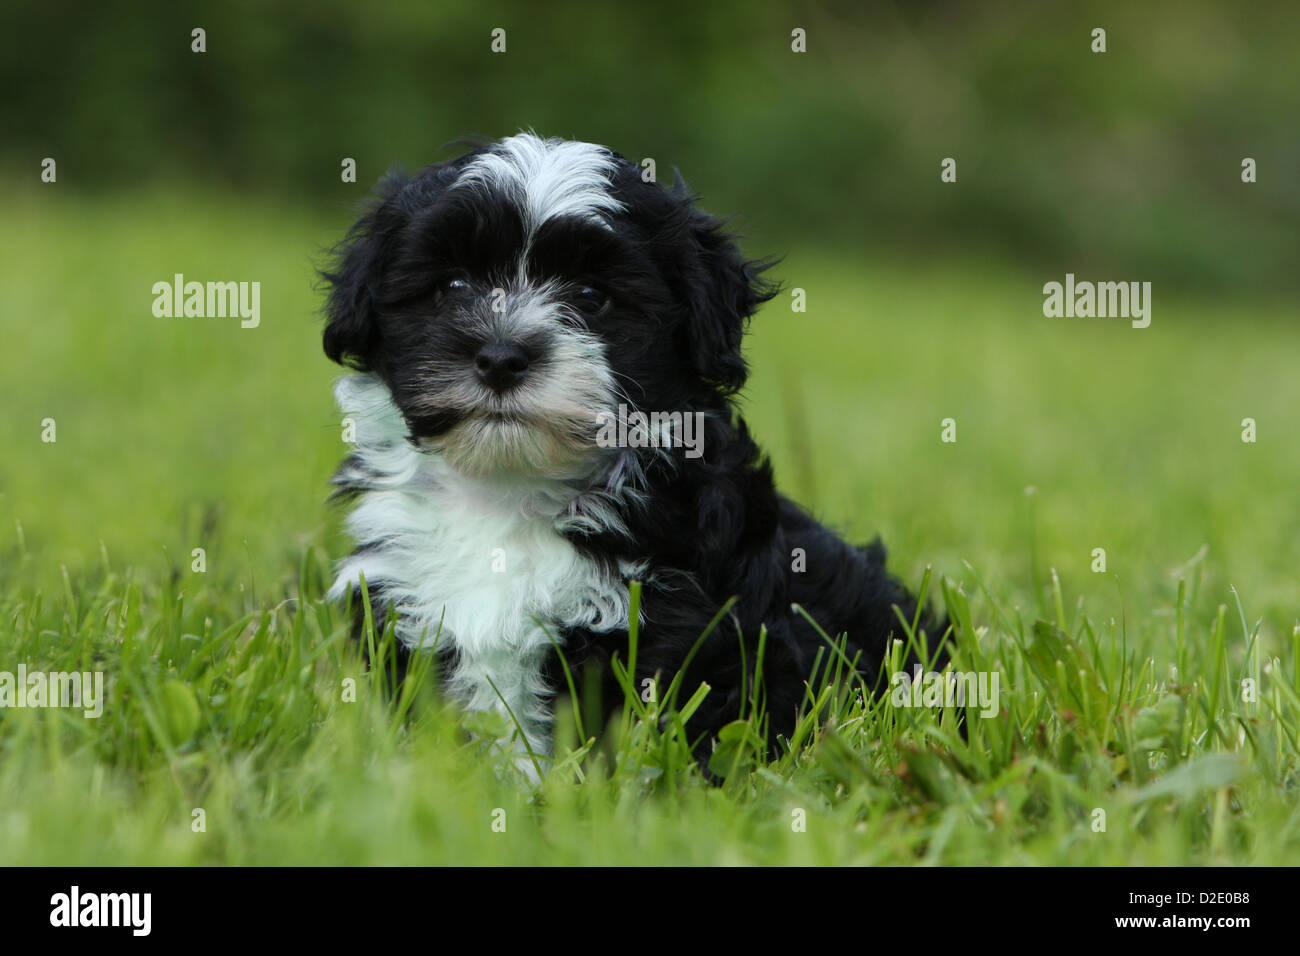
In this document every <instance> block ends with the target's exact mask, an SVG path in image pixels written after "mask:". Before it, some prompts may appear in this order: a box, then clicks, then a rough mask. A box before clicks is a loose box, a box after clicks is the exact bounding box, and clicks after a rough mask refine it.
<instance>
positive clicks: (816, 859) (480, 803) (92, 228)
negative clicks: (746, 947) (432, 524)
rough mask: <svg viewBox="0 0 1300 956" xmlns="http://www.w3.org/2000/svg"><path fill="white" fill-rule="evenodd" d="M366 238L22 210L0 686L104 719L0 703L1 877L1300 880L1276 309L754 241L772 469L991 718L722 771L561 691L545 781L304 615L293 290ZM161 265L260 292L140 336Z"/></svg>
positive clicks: (309, 591) (308, 449)
mask: <svg viewBox="0 0 1300 956" xmlns="http://www.w3.org/2000/svg"><path fill="white" fill-rule="evenodd" d="M351 218H352V213H351V211H350V210H349V209H348V208H347V207H346V206H345V205H343V204H339V205H338V206H337V207H334V208H319V209H314V210H303V209H297V208H291V207H287V206H285V207H277V206H275V205H273V204H268V203H266V202H263V201H253V200H246V199H240V198H238V197H236V198H232V199H231V200H229V201H226V202H215V201H213V200H211V199H205V200H199V199H196V198H194V197H193V196H191V195H189V194H187V193H184V192H181V191H175V190H160V191H157V192H150V193H142V194H136V195H131V196H123V197H117V198H112V197H109V198H103V199H99V200H94V201H91V200H86V199H82V198H78V197H77V196H76V195H74V194H71V193H65V192H64V191H63V189H62V187H59V191H57V192H56V191H55V190H54V189H52V188H51V189H48V190H43V191H39V192H34V193H31V194H28V195H26V196H22V197H19V198H18V199H17V200H16V201H15V202H14V203H13V204H11V206H10V207H9V209H7V211H6V228H5V229H4V230H3V231H0V323H3V328H4V340H5V343H6V345H7V348H6V349H5V352H4V356H3V358H0V363H3V381H4V382H5V383H6V391H5V405H6V414H5V415H4V417H3V419H0V438H3V447H4V448H5V454H4V455H3V456H2V457H0V671H10V672H13V671H16V670H17V668H18V666H19V664H25V665H26V666H27V668H28V669H31V670H34V669H37V668H39V669H41V670H63V671H67V670H102V671H103V672H104V673H105V677H106V680H107V698H108V699H107V702H106V705H105V710H104V714H103V716H102V717H100V718H99V719H86V718H83V717H82V716H81V715H80V713H79V712H73V711H70V710H60V709H27V708H23V709H14V708H10V709H5V710H0V864H6V865H9V864H34V863H38V864H48V863H64V864H197V863H229V864H287V863H307V864H324V863H345V864H381V863H403V864H415V863H517V864H572V863H623V864H659V863H840V864H908V863H920V862H926V863H946V864H987V863H1001V864H1080V865H1089V864H1158V865H1164V864H1229V863H1234V864H1241V863H1246V864H1285V863H1295V862H1300V801H1298V799H1297V797H1298V796H1300V774H1298V773H1297V767H1298V758H1300V656H1298V655H1297V643H1298V641H1300V637H1298V636H1297V630H1296V627H1297V624H1300V583H1298V582H1300V574H1298V569H1300V509H1297V507H1296V487H1297V484H1296V476H1297V475H1300V375H1298V374H1297V372H1296V369H1297V359H1298V358H1300V329H1297V327H1296V325H1295V314H1294V313H1295V310H1294V304H1293V303H1287V302H1284V301H1281V300H1276V299H1275V300H1271V301H1270V300H1269V299H1267V298H1264V297H1261V298H1259V299H1258V300H1250V299H1247V298H1242V297H1235V298H1231V299H1206V298H1195V297H1185V296H1180V295H1179V293H1178V291H1177V290H1175V289H1173V288H1166V287H1164V286H1161V285H1159V284H1157V286H1156V287H1155V289H1154V293H1153V310H1152V323H1151V326H1150V328H1147V329H1141V330H1139V329H1132V328H1130V327H1129V325H1128V323H1127V322H1125V321H1121V320H1113V319H1064V318H1045V317H1044V316H1043V314H1042V303H1043V295H1042V292H1041V289H1042V285H1043V283H1044V282H1047V281H1053V280H1055V281H1061V279H1062V278H1063V276H1064V274H1065V273H1066V272H1067V271H1073V270H1072V269H1071V266H1070V264H1069V263H1062V264H1061V266H1060V268H1059V269H1057V270H1054V271H1053V272H1052V273H1051V274H1029V273H1026V272H1024V271H1021V270H1020V269H1018V268H1017V267H1015V266H1014V265H1011V264H1008V263H1006V262H1001V261H997V260H992V259H990V260H989V261H968V260H962V261H952V260H948V259H938V260H936V261H917V260H915V259H904V258H891V257H889V256H883V255H881V254H878V253H877V254H867V253H857V254H855V253H854V252H853V251H852V250H845V249H813V248H804V247H802V246H801V247H798V248H792V249H788V250H782V249H753V250H752V251H753V252H754V253H755V254H760V253H768V252H782V251H785V252H787V256H786V259H785V261H784V262H783V263H782V264H781V265H780V266H779V267H778V268H777V269H776V270H775V273H774V275H775V276H776V277H777V278H780V279H781V280H782V281H783V282H784V283H785V285H786V286H787V290H790V289H795V288H798V289H803V290H804V291H805V293H806V300H807V311H806V312H794V311H792V310H791V308H790V302H791V299H790V296H789V292H788V291H787V293H784V294H783V295H782V296H780V297H778V298H777V299H776V300H774V301H773V302H771V303H770V304H769V305H767V306H766V307H765V308H764V309H763V311H762V312H761V313H760V314H759V315H758V316H757V317H756V319H755V321H754V324H753V333H752V336H751V339H750V345H749V355H750V358H751V362H752V365H753V367H754V369H755V374H754V376H753V379H752V381H751V385H750V387H749V388H748V389H747V391H746V394H745V398H744V402H743V405H744V411H745V414H746V416H747V418H748V419H749V421H750V423H751V425H752V426H753V428H754V431H755V432H756V434H757V436H758V438H759V440H760V441H761V442H762V443H763V444H764V446H765V447H766V448H767V449H768V450H769V451H770V453H771V455H772V458H773V461H774V463H775V466H776V471H777V475H778V479H779V481H780V482H781V484H782V486H783V488H784V489H785V490H786V491H787V492H788V493H790V494H792V495H793V496H794V497H796V498H798V499H800V500H802V501H803V502H805V503H806V504H808V505H809V506H811V507H812V508H813V509H814V510H815V511H816V512H817V514H818V515H819V516H820V517H822V518H823V519H824V520H827V521H829V522H830V523H832V524H834V525H837V526H839V527H841V528H843V529H844V530H845V531H846V533H848V534H850V535H851V536H853V537H855V538H863V539H865V538H867V537H870V536H873V535H875V534H877V533H879V534H881V535H882V536H883V537H884V539H885V541H886V542H887V543H888V544H889V545H890V548H891V560H892V561H893V563H894V566H895V568H896V570H897V571H898V573H899V574H900V575H901V576H903V577H904V578H905V580H907V582H908V583H909V584H910V585H911V586H912V587H914V588H919V587H921V586H922V584H923V582H924V583H925V587H926V591H927V593H928V596H929V599H930V600H931V601H932V602H934V603H936V604H943V605H946V608H947V610H948V612H949V613H950V614H951V615H952V616H953V619H954V620H955V621H956V622H957V623H958V629H957V636H956V640H957V645H958V650H957V654H956V661H955V663H956V665H957V667H958V669H960V670H984V671H996V672H997V673H999V675H1000V677H1001V690H1002V701H1001V703H1002V713H1001V714H1000V715H999V716H998V717H995V718H989V719H980V718H974V717H972V718H971V719H969V720H968V722H967V727H968V732H967V735H966V736H965V737H964V738H963V736H962V735H961V734H960V733H958V732H957V728H956V726H955V722H954V715H953V713H951V712H948V713H946V714H940V713H938V712H930V711H928V710H922V709H907V708H899V707H896V706H894V705H893V704H892V703H891V702H889V701H888V700H887V699H882V700H878V701H876V702H874V703H863V702H862V701H861V700H859V699H858V697H857V695H856V694H855V693H854V692H853V688H852V687H849V688H847V689H842V690H837V689H836V688H827V689H824V690H819V689H817V688H814V689H812V690H811V691H810V698H811V699H814V703H813V704H811V705H810V706H811V708H812V709H814V710H815V711H816V714H817V715H818V716H819V717H820V718H821V719H820V720H814V719H813V717H812V715H811V714H810V716H809V719H808V720H807V721H806V723H805V725H804V727H803V730H804V731H805V732H806V739H805V740H804V741H803V745H802V746H801V747H800V748H799V749H798V750H797V751H796V752H794V753H791V754H788V755H786V756H784V757H783V758H782V759H781V760H779V761H777V762H776V763H773V764H766V763H763V762H761V761H758V760H757V759H755V758H754V755H753V754H752V753H751V752H750V751H749V749H748V748H747V745H746V741H747V740H748V736H747V735H746V733H745V728H744V727H743V726H741V725H739V724H738V725H736V727H735V735H734V739H733V742H732V743H731V744H730V745H729V749H728V750H726V751H725V754H726V756H727V757H728V760H727V761H726V763H727V766H725V767H723V768H722V769H723V770H725V771H726V773H725V776H726V780H725V783H723V784H722V785H718V786H713V785H709V784H707V783H705V782H704V781H703V779H702V778H701V777H700V775H699V774H698V772H696V771H694V770H692V769H688V761H687V760H686V757H685V752H684V750H683V746H682V743H681V740H680V739H679V738H678V737H676V736H675V735H674V734H673V732H672V730H671V724H670V725H669V729H667V730H661V729H659V727H658V724H657V722H656V721H655V720H653V719H647V716H648V715H646V714H644V713H643V712H642V709H641V708H639V707H638V708H631V709H630V710H629V713H628V714H627V716H626V717H625V718H624V719H623V720H622V721H619V722H616V724H615V725H614V726H612V727H610V728H608V729H607V731H606V732H605V733H603V734H600V733H598V731H599V728H590V727H584V728H583V730H584V731H585V733H583V734H580V733H578V730H577V728H576V727H575V721H574V720H573V719H572V718H571V716H570V714H571V708H568V707H567V705H565V706H562V707H561V718H562V719H561V722H560V724H561V733H562V736H563V737H564V739H565V740H567V741H568V742H569V743H568V744H566V745H563V746H561V748H560V754H559V759H558V763H559V767H558V769H557V770H556V771H554V772H552V774H551V775H550V776H549V777H548V778H547V780H546V781H545V782H544V784H543V785H542V787H541V788H540V789H539V790H538V791H537V792H529V791H527V790H525V789H521V788H519V787H517V786H513V785H511V784H509V783H508V782H506V781H504V780H503V779H502V778H501V777H500V775H499V774H498V773H497V771H496V768H495V767H494V764H493V761H491V760H485V759H482V758H481V756H480V755H478V754H477V753H476V751H475V747H474V745H473V744H472V743H467V742H466V741H465V739H464V735H463V733H462V728H461V726H460V724H459V723H458V721H457V718H456V716H455V714H453V713H450V712H448V711H447V710H446V709H444V708H442V707H441V706H440V705H439V704H438V703H437V701H436V700H434V699H432V698H431V696H430V695H429V694H428V693H427V687H420V686H416V685H412V688H411V692H410V694H409V695H408V696H407V697H404V698H403V699H402V700H401V701H400V702H398V703H397V704H396V705H392V704H388V703H386V702H385V701H384V700H383V699H382V695H381V694H380V693H379V688H378V686H377V685H376V684H374V683H372V681H371V679H370V677H369V676H368V675H367V674H366V672H365V670H364V668H363V667H362V665H361V664H360V662H359V659H358V657H357V655H356V653H355V651H354V649H353V648H352V647H351V646H350V645H349V643H348V641H347V635H346V630H347V628H346V621H345V617H344V615H343V613H342V611H341V609H339V608H336V607H332V606H330V605H328V604H326V603H325V602H324V601H323V599H322V594H323V591H324V588H325V586H326V585H327V583H328V581H329V573H330V566H331V563H332V561H333V560H334V559H336V558H338V557H339V556H341V555H342V554H343V553H344V552H345V551H346V548H347V542H346V541H345V540H344V538H343V537H342V535H341V534H340V532H339V521H338V515H337V514H336V513H335V512H333V511H332V510H331V509H330V508H329V507H328V506H327V505H326V503H325V498H326V495H327V493H328V488H327V479H328V476H329V474H330V472H331V469H332V467H333V465H334V464H335V463H336V462H337V460H338V459H339V458H340V457H341V455H342V454H343V453H344V450H345V445H344V444H343V442H342V441H341V436H340V425H339V420H338V415H337V414H336V412H335V410H334V408H333V406H332V402H331V399H330V383H331V381H332V379H333V378H334V376H335V375H336V374H337V370H336V369H334V368H333V367H331V366H330V365H329V364H328V363H327V362H326V360H325V358H324V357H323V355H322V354H321V351H320V346H319V318H318V315H317V309H318V305H319V293H318V291H317V290H316V289H315V288H314V281H315V280H314V275H313V269H312V266H313V263H314V262H316V261H319V258H318V257H319V254H320V252H321V251H322V250H323V249H324V248H325V247H327V246H328V245H329V243H331V242H332V241H333V240H334V239H335V238H337V236H338V234H339V233H340V232H341V231H342V229H344V228H345V227H346V225H347V224H348V223H349V222H350V221H351ZM175 273H182V274H184V275H185V276H186V277H187V278H192V279H197V280H199V281H205V280H256V281H260V282H261V323H260V325H259V326H258V327H257V328H255V329H241V328H240V327H239V322H238V320H237V319H233V320H232V319H196V318H189V319H185V318H180V319H161V318H155V317H154V315H153V314H152V312H151V303H152V295H151V292H150V290H151V287H152V285H153V284H154V283H155V282H158V281H167V280H170V279H171V277H172V276H173V275H174V274H175ZM1100 278H1108V277H1106V276H1102V277H1100ZM48 419H53V421H54V437H55V438H56V440H55V441H53V442H49V441H43V440H42V437H43V433H45V434H46V437H48V431H49V429H48V423H47V422H46V420H48ZM945 419H951V420H952V422H953V425H952V428H955V433H956V441H955V442H945V441H943V440H941V435H942V431H943V426H942V424H941V423H943V422H944V420H945ZM1245 419H1252V420H1253V422H1254V429H1255V437H1256V440H1255V441H1253V442H1246V441H1243V420H1245ZM43 423H45V424H43ZM952 428H950V429H949V431H950V432H951V430H952ZM197 548H201V549H203V553H202V555H201V561H202V566H203V570H202V571H198V570H195V567H196V565H197V563H198V562H199V560H200V559H199V558H196V557H195V554H194V550H195V549H197ZM1097 549H1104V562H1105V568H1104V570H1101V569H1100V561H1101V558H1100V556H1099V554H1098V551H1097ZM927 568H929V572H928V573H927ZM353 683H354V684H355V700H351V699H345V698H347V697H350V696H351V695H350V693H349V692H348V690H347V689H348V688H350V687H351V686H352V684H353ZM693 690H694V688H685V689H684V692H683V694H682V698H681V699H682V701H683V702H685V699H686V698H687V697H689V696H690V692H691V691H693Z"/></svg>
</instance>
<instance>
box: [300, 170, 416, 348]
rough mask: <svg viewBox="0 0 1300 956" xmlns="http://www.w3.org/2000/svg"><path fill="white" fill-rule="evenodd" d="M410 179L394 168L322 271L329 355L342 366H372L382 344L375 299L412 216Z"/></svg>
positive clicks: (326, 338)
mask: <svg viewBox="0 0 1300 956" xmlns="http://www.w3.org/2000/svg"><path fill="white" fill-rule="evenodd" d="M410 183H411V180H409V179H408V178H407V177H406V174H405V173H403V172H402V171H401V170H400V169H393V170H392V171H390V172H389V173H388V175H387V176H385V177H384V178H383V179H382V180H381V181H380V183H379V187H378V188H377V190H376V199H375V200H374V203H373V204H372V206H371V207H370V209H369V210H368V211H367V212H366V213H365V215H363V216H362V217H361V218H360V219H359V220H357V222H356V224H355V225H354V226H353V227H352V228H351V229H349V230H348V234H347V235H346V236H345V237H344V239H343V241H342V242H341V243H339V245H338V247H337V248H336V249H335V251H334V254H335V259H334V264H333V267H332V268H329V269H325V270H322V272H321V277H322V278H323V279H324V280H325V281H326V283H327V284H328V287H329V298H328V299H327V301H326V304H325V314H326V317H327V320H328V321H327V323H326V325H325V336H324V345H325V354H326V355H328V356H329V358H330V360H331V361H334V362H338V363H339V364H340V365H349V366H351V367H352V368H355V369H358V370H360V371H369V370H370V369H371V366H372V362H373V358H374V356H375V353H376V350H377V346H378V344H379V326H378V324H377V323H376V321H375V306H374V300H375V296H376V294H377V290H378V286H379V281H380V279H381V278H382V277H383V274H384V268H385V265H386V262H387V259H388V257H389V253H390V250H391V248H392V246H393V241H392V240H393V238H394V236H395V235H396V233H397V232H398V230H400V229H401V227H402V226H403V225H405V224H406V222H407V221H408V219H409V212H408V210H407V209H405V208H404V206H405V204H404V203H403V202H402V195H401V194H402V192H403V190H405V189H406V187H407V186H408V185H410Z"/></svg>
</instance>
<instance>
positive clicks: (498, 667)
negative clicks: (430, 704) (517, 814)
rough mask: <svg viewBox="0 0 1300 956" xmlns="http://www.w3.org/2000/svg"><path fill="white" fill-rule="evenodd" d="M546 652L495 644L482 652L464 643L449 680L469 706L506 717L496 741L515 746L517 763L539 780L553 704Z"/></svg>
mask: <svg viewBox="0 0 1300 956" xmlns="http://www.w3.org/2000/svg"><path fill="white" fill-rule="evenodd" d="M542 665H543V655H542V654H541V653H540V652H527V653H520V652H518V651H512V650H510V649H508V648H493V649H491V650H490V651H486V652H482V653H474V652H472V651H470V652H467V651H466V650H465V649H461V651H460V653H459V654H458V655H457V661H456V667H455V672H454V674H453V675H452V679H451V684H452V687H453V688H454V690H455V691H456V692H457V693H458V694H459V695H460V696H461V697H462V699H463V700H464V702H465V708H466V710H469V711H490V712H493V713H497V714H500V715H502V716H503V717H504V718H505V719H506V721H508V729H507V730H506V731H505V733H504V735H503V736H502V737H500V738H498V739H497V740H493V741H489V745H490V746H492V747H500V748H501V749H502V750H508V751H512V752H513V753H514V754H515V760H514V763H515V767H516V768H517V769H518V770H519V771H520V773H522V774H523V776H524V777H525V778H526V779H527V780H528V781H529V782H530V783H537V782H538V781H540V779H541V774H542V773H543V772H545V770H546V768H547V766H548V765H549V763H550V747H551V737H550V725H551V714H550V709H549V707H548V705H547V703H546V700H545V691H546V686H545V682H544V681H543V679H542Z"/></svg>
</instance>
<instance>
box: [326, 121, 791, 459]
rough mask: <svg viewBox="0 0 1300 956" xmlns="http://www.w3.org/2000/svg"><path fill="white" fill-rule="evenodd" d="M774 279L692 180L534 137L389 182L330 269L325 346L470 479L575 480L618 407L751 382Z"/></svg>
mask: <svg viewBox="0 0 1300 956" xmlns="http://www.w3.org/2000/svg"><path fill="white" fill-rule="evenodd" d="M761 269H762V266H759V265H757V264H756V263H753V262H750V261H747V260H745V259H744V258H743V257H742V256H741V254H740V252H739V250H738V249H737V247H736V245H735V243H734V241H733V239H732V237H731V236H729V235H728V234H726V233H725V232H724V231H723V229H722V224H721V223H720V222H719V221H718V220H716V219H714V218H712V217H711V216H709V215H707V214H705V213H703V212H701V211H699V210H697V209H695V208H694V206H693V204H692V199H691V197H690V196H689V195H687V193H686V191H685V188H684V186H683V184H682V183H681V181H680V179H679V180H678V181H677V182H676V183H675V184H674V187H673V188H672V189H671V190H667V189H663V188H661V187H660V186H659V185H657V184H656V183H654V182H647V181H644V180H643V178H642V171H641V168H640V167H638V166H636V165H634V164H633V163H631V162H629V161H628V160H626V159H624V158H623V157H621V156H619V155H618V154H616V153H613V152H610V151H609V150H607V149H605V148H603V147H600V146H594V145H591V144H588V143H580V142H570V141H565V140H557V139H541V138H539V137H537V136H535V135H532V134H527V133H525V134H520V135H518V136H512V137H510V138H508V139H505V140H503V141H501V142H499V143H495V144H492V145H489V146H485V147H481V148H477V149H474V150H472V151H471V152H469V153H467V154H466V155H464V156H461V157H459V158H457V159H453V160H450V161H448V162H445V163H441V164H438V165H435V166H430V167H429V168H427V169H425V170H424V171H423V172H421V173H419V174H418V175H416V176H414V177H409V178H408V177H406V176H404V175H401V174H390V176H389V177H388V178H387V179H386V180H385V181H384V182H383V183H382V184H381V186H380V194H379V199H378V201H377V202H376V204H375V205H374V206H373V207H372V208H371V209H370V210H369V212H367V213H366V215H364V216H363V217H362V218H361V220H360V221H359V222H358V223H357V224H356V225H355V226H354V227H353V229H352V231H351V232H350V233H349V235H348V237H347V238H346V239H345V240H344V243H343V245H342V248H341V252H340V255H339V258H338V261H337V263H336V264H335V267H334V268H333V269H331V270H330V271H328V272H327V273H326V276H325V277H326V279H327V280H328V282H329V284H330V294H329V301H328V306H327V312H328V325H327V327H326V329H325V352H326V354H327V355H328V356H329V357H330V358H331V359H333V360H334V361H337V362H340V363H344V364H347V365H351V366H352V367H354V368H356V369H359V370H362V371H366V372H370V373H372V374H374V375H376V376H378V377H379V378H380V379H382V380H383V381H384V383H385V384H386V385H387V386H388V388H389V390H390V391H391V392H392V395H393V400H394V402H395V403H396V405H397V407H398V408H399V409H400V410H401V412H402V415H403V416H404V417H405V420H406V424H407V426H408V428H409V432H410V438H411V440H413V441H415V442H417V443H418V444H420V445H422V446H424V447H427V448H431V449H437V450H439V451H441V452H442V453H443V454H444V455H445V456H446V458H447V460H448V461H449V462H450V463H451V464H452V465H453V466H454V467H456V468H457V469H459V470H462V471H465V472H468V473H492V472H497V471H502V470H505V471H518V472H525V473H532V474H544V475H550V476H555V477H573V476H576V475H580V474H583V473H585V472H587V471H589V470H590V469H591V468H592V466H593V464H594V463H595V462H597V461H598V459H599V454H598V449H597V445H596V441H595V436H596V432H597V422H598V420H599V416H600V415H601V413H606V414H609V413H611V412H612V411H613V410H614V409H615V408H617V406H618V405H619V403H624V404H626V405H627V406H628V407H629V408H632V409H641V410H645V411H650V410H662V411H668V412H671V411H683V412H684V411H688V410H692V409H698V408H701V407H706V408H707V407H717V406H718V401H719V399H725V397H726V396H727V395H729V394H731V393H732V392H734V391H735V390H736V389H738V388H739V387H740V386H741V385H742V384H743V383H744V381H745V378H746V374H747V369H746V365H745V360H744V358H743V357H742V355H741V338H742V335H743V332H744V326H745V322H746V320H747V319H748V318H749V316H750V315H751V314H752V313H753V312H754V310H755V308H756V307H757V306H758V305H759V303H761V302H762V301H764V300H765V299H766V298H768V297H770V295H771V294H772V293H771V291H770V290H769V289H768V288H767V287H766V286H765V285H764V284H762V283H761V281H760V280H759V278H758V274H759V272H760V271H761Z"/></svg>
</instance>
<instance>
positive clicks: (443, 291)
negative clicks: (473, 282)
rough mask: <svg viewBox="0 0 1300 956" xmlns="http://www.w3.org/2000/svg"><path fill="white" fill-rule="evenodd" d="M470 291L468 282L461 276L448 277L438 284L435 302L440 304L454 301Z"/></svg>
mask: <svg viewBox="0 0 1300 956" xmlns="http://www.w3.org/2000/svg"><path fill="white" fill-rule="evenodd" d="M469 291H470V285H469V280H468V279H466V278H464V277H463V276H449V277H448V278H446V279H443V280H441V281H440V282H439V283H438V291H437V294H436V295H437V302H438V304H442V303H443V302H444V301H446V300H447V299H454V298H458V297H460V296H463V295H465V294H466V293H467V292H469Z"/></svg>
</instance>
